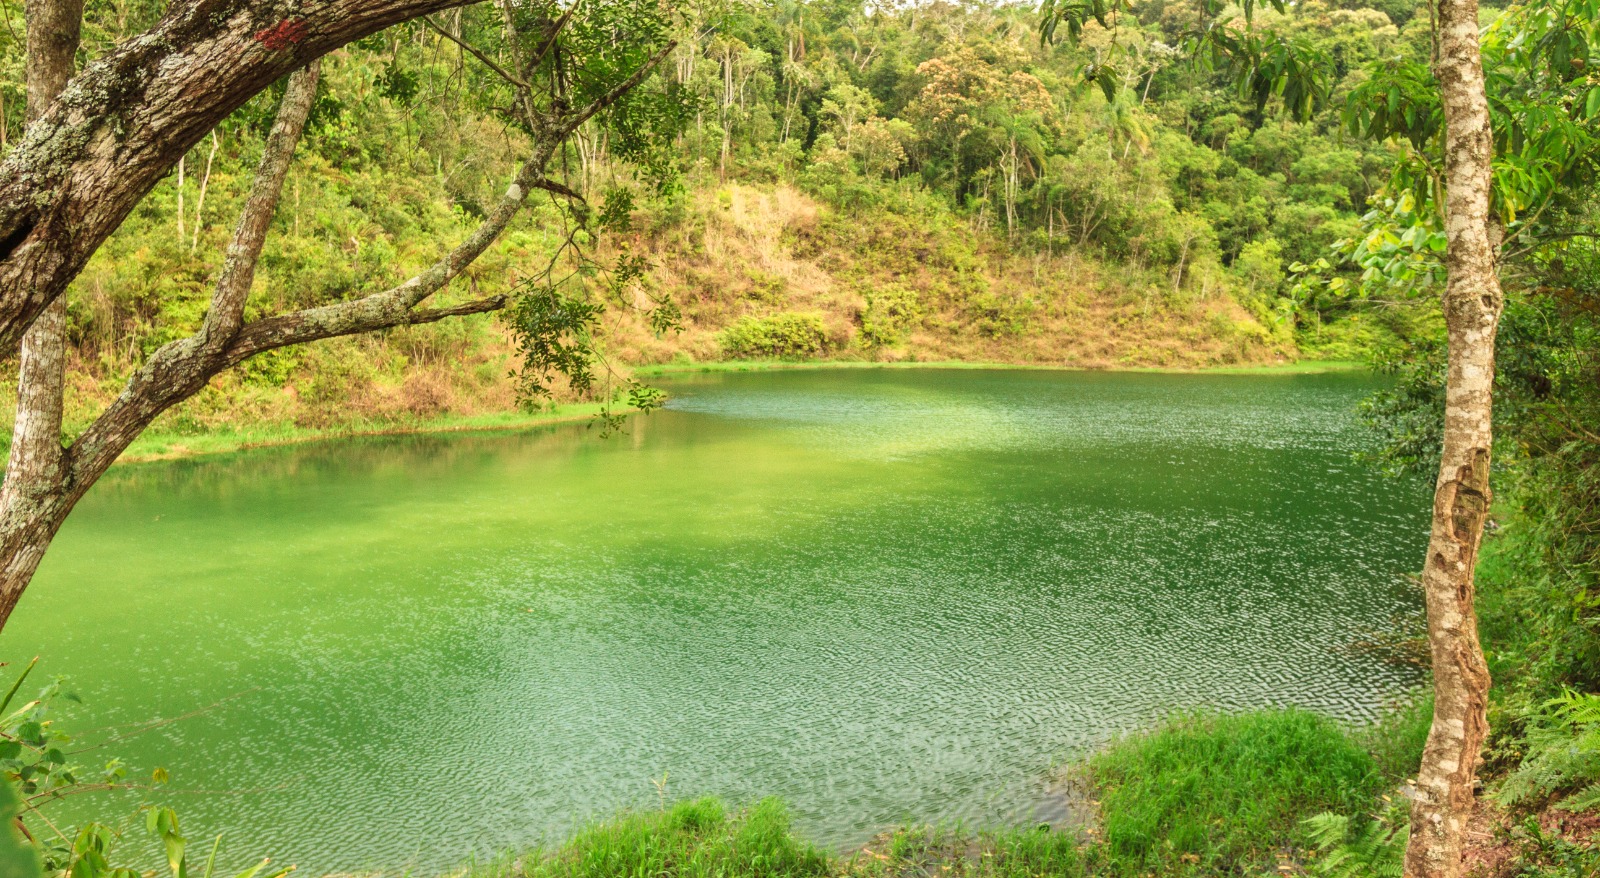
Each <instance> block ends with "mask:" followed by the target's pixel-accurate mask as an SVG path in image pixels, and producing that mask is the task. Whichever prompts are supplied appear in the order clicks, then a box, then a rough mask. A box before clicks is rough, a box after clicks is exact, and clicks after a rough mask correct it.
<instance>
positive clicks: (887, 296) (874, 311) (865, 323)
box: [861, 284, 922, 347]
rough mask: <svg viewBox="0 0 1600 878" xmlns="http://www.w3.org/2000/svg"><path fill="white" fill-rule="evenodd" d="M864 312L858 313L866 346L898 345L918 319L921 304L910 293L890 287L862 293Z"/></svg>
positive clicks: (910, 291)
mask: <svg viewBox="0 0 1600 878" xmlns="http://www.w3.org/2000/svg"><path fill="white" fill-rule="evenodd" d="M862 295H863V297H864V298H865V299H866V300H867V309H866V310H865V311H863V312H862V313H861V337H862V338H863V339H864V340H865V341H866V342H867V344H869V345H873V346H878V347H882V346H887V345H892V344H896V343H898V342H899V341H900V340H901V339H902V338H903V337H904V336H905V333H906V330H908V329H910V328H911V327H912V326H914V325H916V322H917V321H918V320H921V319H922V305H921V303H919V302H918V301H917V294H916V292H915V291H914V290H909V289H906V288H905V287H902V286H898V285H895V284H890V285H888V286H884V287H879V288H877V289H871V290H867V291H866V292H864V293H863V294H862Z"/></svg>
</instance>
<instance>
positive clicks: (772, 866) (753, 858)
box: [496, 798, 829, 878]
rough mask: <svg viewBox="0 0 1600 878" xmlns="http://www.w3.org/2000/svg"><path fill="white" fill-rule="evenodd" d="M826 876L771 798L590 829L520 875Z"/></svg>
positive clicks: (687, 807) (690, 805) (698, 803)
mask: <svg viewBox="0 0 1600 878" xmlns="http://www.w3.org/2000/svg"><path fill="white" fill-rule="evenodd" d="M828 870H829V863H828V858H827V856H826V855H825V854H824V853H822V852H821V851H819V850H817V849H816V848H815V847H812V846H811V845H809V844H806V843H804V842H801V841H799V840H798V839H796V838H795V837H794V835H793V834H792V833H791V832H790V830H789V812H788V809H786V808H785V807H784V805H783V803H782V802H780V801H778V800H777V799H763V800H762V801H760V802H758V803H756V805H754V806H753V807H751V808H749V809H748V810H746V811H743V812H740V813H738V814H735V815H733V816H731V817H730V816H729V815H728V814H727V811H726V809H725V808H724V807H723V805H722V803H721V802H720V801H718V800H716V799H712V798H705V799H698V800H695V801H687V802H679V803H677V804H676V805H673V806H672V807H671V808H668V809H666V810H664V811H652V812H646V813H629V814H624V815H622V816H621V817H618V818H616V819H615V820H611V821H608V822H605V823H597V824H594V825H592V826H590V827H589V828H588V829H585V830H583V831H582V832H579V833H578V834H577V835H575V836H573V838H572V840H570V841H568V842H567V843H566V844H565V845H562V846H561V848H559V849H558V850H556V851H554V852H553V853H550V854H548V855H544V856H537V855H536V856H532V857H525V858H523V860H522V863H521V869H520V872H521V875H522V876H524V878H613V876H619V875H650V876H659V878H701V876H705V878H712V876H715V878H744V876H750V878H755V876H761V878H802V876H823V875H827V874H828ZM496 871H498V870H496Z"/></svg>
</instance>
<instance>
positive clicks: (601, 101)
mask: <svg viewBox="0 0 1600 878" xmlns="http://www.w3.org/2000/svg"><path fill="white" fill-rule="evenodd" d="M677 47H678V41H677V40H668V41H667V44H666V45H665V46H662V47H661V50H660V51H658V52H656V53H655V54H654V55H651V56H650V60H648V61H646V62H644V63H643V64H640V65H639V69H638V70H635V71H633V75H632V76H629V77H628V78H627V79H625V80H623V81H622V82H621V83H620V84H618V85H617V87H615V88H613V89H611V90H610V91H608V92H606V93H605V94H603V95H601V96H600V97H598V98H595V99H594V101H593V102H592V103H590V104H589V105H588V106H587V107H584V108H583V109H582V110H579V111H578V112H577V113H575V114H573V115H571V116H568V117H567V118H566V119H565V120H563V121H562V122H561V128H560V133H561V136H562V137H565V136H566V135H568V134H571V133H572V132H574V131H576V130H578V128H579V126H581V125H583V123H585V122H587V121H589V118H590V117H591V116H593V115H594V114H595V113H598V112H600V111H601V110H603V109H605V108H606V107H609V106H611V105H612V104H614V103H616V102H617V101H619V100H621V99H622V96H623V95H625V94H627V93H628V92H630V91H632V90H633V89H634V88H636V87H638V85H639V83H641V82H644V80H645V77H647V76H649V75H650V74H651V73H652V72H653V71H654V70H655V69H656V68H657V67H658V66H660V65H661V62H662V61H665V60H666V59H667V56H668V55H670V54H672V50H673V49H676V48H677Z"/></svg>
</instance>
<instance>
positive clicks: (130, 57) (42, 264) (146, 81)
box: [0, 0, 471, 351]
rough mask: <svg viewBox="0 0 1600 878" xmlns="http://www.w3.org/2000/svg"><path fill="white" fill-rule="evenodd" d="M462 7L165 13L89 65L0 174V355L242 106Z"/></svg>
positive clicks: (253, 5)
mask: <svg viewBox="0 0 1600 878" xmlns="http://www.w3.org/2000/svg"><path fill="white" fill-rule="evenodd" d="M75 2H76V0H74V3H75ZM468 2H471V0H302V2H298V3H296V4H294V6H293V8H292V12H286V11H285V8H286V7H285V4H283V3H281V2H276V0H195V2H188V3H174V4H171V6H170V10H171V11H169V12H168V13H167V15H166V16H165V17H164V18H162V20H161V21H160V23H159V24H157V25H156V27H154V28H153V29H151V30H150V31H149V32H147V33H144V34H141V35H140V36H138V37H135V38H133V39H130V40H128V41H126V42H125V43H124V44H123V45H122V46H120V47H119V48H118V49H117V50H116V51H115V52H113V53H112V54H110V55H109V56H107V57H105V58H103V59H100V60H98V61H96V62H94V63H92V64H90V65H88V66H87V67H86V68H85V69H84V71H83V72H82V73H81V74H79V75H78V76H76V77H74V78H73V79H72V80H71V81H70V82H68V83H67V85H66V87H65V88H64V89H62V90H61V92H60V94H59V95H58V96H57V97H56V98H55V99H54V100H53V101H51V102H50V103H49V107H48V109H47V110H45V111H43V112H42V114H41V115H40V117H39V118H38V119H37V120H36V121H35V122H34V123H33V124H31V125H29V126H28V127H27V129H26V130H25V131H24V132H23V134H22V136H21V137H20V138H19V139H18V140H17V142H16V145H15V147H14V148H13V150H12V151H11V153H10V154H8V155H7V157H6V158H5V160H4V162H0V351H7V350H12V349H14V348H15V346H16V345H17V343H18V341H19V340H20V339H21V338H22V334H23V332H24V331H26V329H27V328H28V326H29V325H30V324H32V322H33V321H34V319H35V318H37V317H38V315H39V314H40V313H42V312H43V311H44V309H45V306H46V305H48V304H49V303H51V302H53V301H55V299H56V298H57V297H59V296H60V295H61V293H62V292H63V291H65V289H66V287H67V284H69V283H70V282H71V281H72V279H73V278H74V277H76V276H77V274H78V272H79V271H81V270H82V268H83V266H84V264H85V263H86V262H87V261H88V259H89V257H90V256H91V255H93V253H94V252H95V250H97V249H98V248H99V247H100V245H101V244H102V243H103V242H104V241H105V239H106V238H107V237H108V236H109V235H110V234H111V233H112V232H113V231H115V230H116V228H117V226H119V225H120V224H121V223H122V220H123V219H124V218H125V217H126V216H127V214H128V212H129V211H130V210H132V209H133V206H134V205H135V204H137V203H138V201H139V199H141V198H143V197H144V196H145V194H146V193H148V192H149V191H150V189H151V188H152V187H154V186H155V184H156V183H157V182H158V181H159V180H160V179H161V178H162V177H163V176H164V175H165V174H166V173H167V171H168V169H170V168H171V167H172V165H173V164H174V163H175V162H177V160H178V157H179V156H181V155H183V154H185V153H186V152H188V150H189V149H190V148H191V147H193V146H194V145H195V144H196V143H198V142H199V141H200V139H201V138H203V137H205V136H206V134H207V133H208V132H209V131H211V130H212V129H213V128H215V127H216V126H217V124H218V123H219V122H221V121H222V120H223V119H224V118H225V117H227V115H228V114H229V113H231V112H233V111H234V110H236V109H238V108H239V107H240V106H241V105H242V104H244V102H245V101H247V100H249V99H250V97H251V96H253V95H255V94H256V93H257V92H259V91H261V90H262V89H263V88H266V87H267V86H268V85H270V84H271V83H273V82H275V81H276V80H278V79H280V78H282V77H283V76H284V75H285V74H287V73H289V72H290V71H292V70H295V69H297V68H300V67H304V66H305V65H306V64H307V63H308V62H309V61H311V60H313V59H315V58H319V57H321V56H322V55H324V54H326V53H327V52H329V51H331V50H333V49H336V48H338V47H340V46H343V45H345V44H347V43H349V42H352V41H354V40H357V39H360V38H361V37H364V36H367V35H369V34H372V33H376V32H377V31H380V30H383V29H384V28H386V27H388V26H390V25H392V24H395V23H397V22H401V21H405V20H408V19H412V18H416V17H418V16H421V15H426V14H428V13H431V12H434V11H437V10H440V9H445V8H451V7H455V6H462V5H466V4H467V3H468ZM49 5H54V4H49ZM63 5H64V4H63ZM31 14H32V13H31V5H30V16H31ZM80 19H81V16H80Z"/></svg>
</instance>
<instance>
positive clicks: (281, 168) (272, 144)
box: [199, 61, 321, 345]
mask: <svg viewBox="0 0 1600 878" xmlns="http://www.w3.org/2000/svg"><path fill="white" fill-rule="evenodd" d="M320 66H321V62H320V61H313V62H311V63H310V64H309V65H307V66H306V67H305V68H304V69H301V70H297V71H295V72H294V73H292V74H290V75H289V86H288V89H287V90H286V91H285V92H284V94H283V103H282V104H280V105H279V106H278V118H277V119H276V120H275V121H274V122H273V123H272V132H271V133H270V134H268V135H267V144H266V148H265V149H263V150H262V153H261V164H260V165H259V166H258V167H257V168H256V177H255V182H254V183H252V184H251V186H250V197H249V198H248V199H247V200H246V201H245V205H244V209H243V210H242V211H240V213H239V225H238V227H237V228H236V229H235V230H234V233H233V240H232V241H230V242H228V256H227V259H226V261H225V262H224V263H223V266H222V275H221V276H220V277H218V278H217V286H216V290H215V291H214V292H213V293H212V294H211V309H210V310H209V311H208V312H207V313H206V322H205V324H204V325H203V326H201V328H200V332H199V337H200V338H201V340H202V341H203V342H206V343H209V344H212V345H217V344H222V343H225V342H226V341H227V340H228V339H231V338H233V336H234V334H235V333H237V332H238V331H239V326H240V325H241V324H242V322H243V319H244V304H245V300H246V299H248V298H249V297H250V285H251V284H252V283H254V282H255V276H256V263H257V261H258V260H259V259H260V258H261V246H262V244H264V243H265V242H266V239H267V228H268V227H269V226H270V225H271V224H272V214H273V212H274V211H275V210H277V207H278V198H279V196H280V195H281V194H282V193H283V181H284V178H285V177H287V176H288V175H289V164H290V162H291V161H292V160H293V159H294V150H295V147H296V146H297V145H298V144H299V143H300V135H301V133H302V132H303V131H304V130H305V125H306V119H308V118H310V116H311V105H312V104H314V103H315V102H316V99H317V79H318V76H319V75H320V72H321V71H320Z"/></svg>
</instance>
